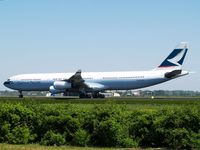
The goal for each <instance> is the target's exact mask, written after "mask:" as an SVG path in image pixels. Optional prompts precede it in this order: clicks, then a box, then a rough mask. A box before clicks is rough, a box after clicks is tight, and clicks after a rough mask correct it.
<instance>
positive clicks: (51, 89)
mask: <svg viewBox="0 0 200 150" xmlns="http://www.w3.org/2000/svg"><path fill="white" fill-rule="evenodd" d="M49 92H50V93H51V94H59V93H63V92H65V90H57V89H55V88H54V86H50V87H49Z"/></svg>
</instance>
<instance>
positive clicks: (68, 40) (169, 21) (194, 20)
mask: <svg viewBox="0 0 200 150" xmlns="http://www.w3.org/2000/svg"><path fill="white" fill-rule="evenodd" d="M199 15H200V1H197V0H168V1H162V0H151V1H148V0H138V1H134V0H125V1H122V0H98V1H97V0H96V1H95V0H84V1H83V0H73V1H69V0H42V1H41V0H34V1H27V0H17V1H16V0H2V1H0V54H1V61H0V62H1V63H0V70H1V74H0V83H2V82H3V81H4V80H6V79H7V78H8V77H10V76H12V75H16V74H22V73H36V72H41V73H42V72H75V71H76V70H78V69H82V71H83V72H84V71H132V70H150V69H153V68H155V67H156V66H158V65H159V64H160V63H161V62H162V61H163V60H164V59H165V57H167V55H168V54H169V53H170V52H171V50H172V49H173V48H174V47H175V46H176V45H177V44H178V43H179V42H181V41H187V42H189V44H190V49H189V53H188V55H187V57H186V60H185V62H184V69H185V70H189V71H195V72H196V73H195V74H191V75H189V76H186V77H183V78H180V79H177V80H174V81H170V82H168V83H164V84H161V85H157V86H154V87H150V88H148V89H152V90H154V89H166V90H170V89H173V90H198V91H200V78H199V72H200V65H199V64H200V61H199V57H200V42H199V41H200V19H199V17H200V16H199ZM5 89H6V88H4V87H3V85H2V84H1V85H0V90H5Z"/></svg>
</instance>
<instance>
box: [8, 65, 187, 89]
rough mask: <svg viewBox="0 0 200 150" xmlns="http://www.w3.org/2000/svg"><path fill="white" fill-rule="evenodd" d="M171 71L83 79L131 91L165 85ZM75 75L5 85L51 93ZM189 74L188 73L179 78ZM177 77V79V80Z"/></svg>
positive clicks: (17, 79)
mask: <svg viewBox="0 0 200 150" xmlns="http://www.w3.org/2000/svg"><path fill="white" fill-rule="evenodd" d="M169 71H171V70H166V69H165V70H152V71H129V72H85V73H84V72H83V73H82V74H81V76H82V78H83V79H84V80H85V82H86V83H89V84H91V85H92V84H99V85H101V86H102V87H100V88H99V89H98V90H99V91H102V90H130V89H138V88H144V87H148V86H152V85H155V84H159V83H163V82H166V81H168V80H171V79H174V78H170V79H169V78H166V77H165V76H164V75H165V73H166V72H169ZM73 74H74V73H37V74H22V75H17V76H13V77H11V78H10V79H8V81H9V82H10V84H7V85H5V86H6V87H8V88H11V89H14V90H18V91H49V88H50V86H52V85H53V84H54V82H55V81H61V80H67V79H69V78H70V77H71V76H72V75H73ZM186 74H188V72H187V71H182V73H181V74H180V75H179V76H177V77H180V76H183V75H186ZM177 77H176V78H177Z"/></svg>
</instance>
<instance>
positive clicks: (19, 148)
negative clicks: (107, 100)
mask: <svg viewBox="0 0 200 150" xmlns="http://www.w3.org/2000/svg"><path fill="white" fill-rule="evenodd" d="M0 149H1V150H93V149H95V150H140V148H97V147H95V148H94V147H74V146H59V147H57V146H41V145H37V144H29V145H12V144H0ZM147 150H153V148H148V149H147Z"/></svg>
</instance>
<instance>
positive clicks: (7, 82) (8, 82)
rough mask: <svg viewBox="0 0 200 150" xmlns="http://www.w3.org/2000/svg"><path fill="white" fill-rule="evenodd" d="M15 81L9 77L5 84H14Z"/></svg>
mask: <svg viewBox="0 0 200 150" xmlns="http://www.w3.org/2000/svg"><path fill="white" fill-rule="evenodd" d="M12 83H13V81H10V79H8V80H7V81H6V82H4V84H5V85H9V84H12Z"/></svg>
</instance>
